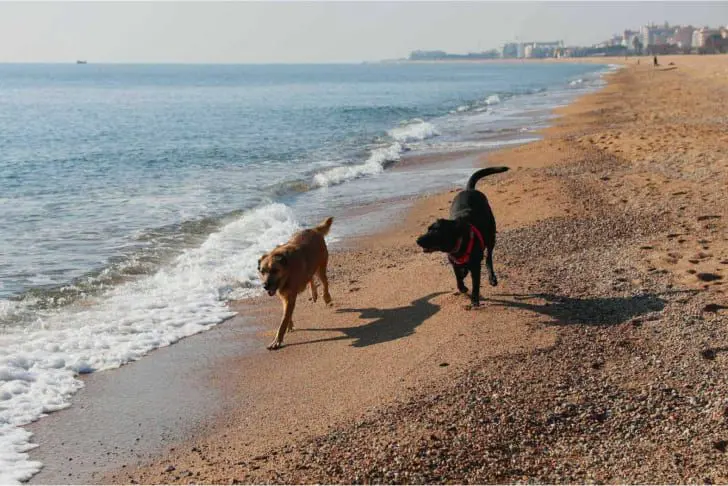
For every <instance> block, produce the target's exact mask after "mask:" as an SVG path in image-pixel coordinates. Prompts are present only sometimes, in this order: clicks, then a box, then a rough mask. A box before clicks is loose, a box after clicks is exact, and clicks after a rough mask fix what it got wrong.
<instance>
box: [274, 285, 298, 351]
mask: <svg viewBox="0 0 728 486" xmlns="http://www.w3.org/2000/svg"><path fill="white" fill-rule="evenodd" d="M281 300H282V301H283V320H281V326H280V327H279V328H278V334H276V338H275V339H274V340H273V342H272V343H270V344H269V345H268V349H270V350H273V349H278V348H280V347H281V346H283V336H285V335H286V331H287V330H288V327H289V326H292V325H293V324H292V321H293V309H294V308H295V307H296V295H293V297H288V296H286V295H281Z"/></svg>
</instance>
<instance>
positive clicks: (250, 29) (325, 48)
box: [0, 0, 728, 63]
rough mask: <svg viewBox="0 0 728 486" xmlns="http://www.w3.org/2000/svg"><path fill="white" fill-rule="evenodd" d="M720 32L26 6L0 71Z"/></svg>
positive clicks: (243, 5)
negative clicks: (22, 65) (8, 65)
mask: <svg viewBox="0 0 728 486" xmlns="http://www.w3.org/2000/svg"><path fill="white" fill-rule="evenodd" d="M651 21H652V22H658V23H662V22H664V21H669V22H670V23H682V24H692V25H698V26H702V25H711V26H714V27H715V26H719V25H726V24H728V1H721V2H696V1H684V2H617V1H610V2H597V1H582V2H518V1H510V2H409V1H403V2H385V1H378V2H337V3H334V2H280V1H276V2H211V1H199V2H174V1H163V2H111V1H99V2H60V1H51V2H35V1H16V2H6V1H4V0H0V62H75V60H76V59H85V60H88V61H89V62H98V63H101V62H139V63H316V62H361V61H376V60H382V59H394V58H402V57H406V56H407V55H408V54H409V53H410V51H412V50H416V49H425V50H430V49H439V50H445V51H448V52H453V53H465V52H473V51H481V50H486V49H491V48H497V47H498V46H499V44H501V43H503V42H506V41H511V40H514V39H520V40H523V41H531V40H540V41H549V40H564V41H565V42H566V44H567V45H591V44H594V43H596V42H599V41H601V40H605V39H607V38H609V37H610V36H611V35H612V34H613V33H618V32H621V31H622V30H624V29H625V28H638V27H639V26H640V25H642V24H645V23H648V22H651Z"/></svg>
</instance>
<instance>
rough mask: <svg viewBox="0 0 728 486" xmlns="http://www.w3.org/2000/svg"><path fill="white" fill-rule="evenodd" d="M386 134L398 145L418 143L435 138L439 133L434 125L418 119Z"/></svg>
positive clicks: (403, 123) (404, 123)
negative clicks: (398, 143)
mask: <svg viewBox="0 0 728 486" xmlns="http://www.w3.org/2000/svg"><path fill="white" fill-rule="evenodd" d="M387 134H388V135H389V136H390V137H392V138H393V139H394V140H396V141H397V142H400V143H408V142H420V141H422V140H426V139H428V138H432V137H436V136H438V135H439V134H440V133H439V132H438V131H437V129H436V128H435V125H433V124H432V123H428V122H426V121H424V120H422V119H420V118H415V119H413V120H409V121H405V122H402V123H401V124H400V126H398V127H396V128H392V129H391V130H389V131H388V132H387Z"/></svg>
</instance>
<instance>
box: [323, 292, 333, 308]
mask: <svg viewBox="0 0 728 486" xmlns="http://www.w3.org/2000/svg"><path fill="white" fill-rule="evenodd" d="M324 302H325V303H326V305H328V306H331V305H332V304H331V296H330V295H328V294H325V295H324Z"/></svg>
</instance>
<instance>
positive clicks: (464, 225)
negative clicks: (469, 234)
mask: <svg viewBox="0 0 728 486" xmlns="http://www.w3.org/2000/svg"><path fill="white" fill-rule="evenodd" d="M455 225H456V228H457V230H458V231H460V232H462V233H464V232H466V231H467V230H469V229H470V223H468V222H467V221H465V220H464V219H456V220H455Z"/></svg>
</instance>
